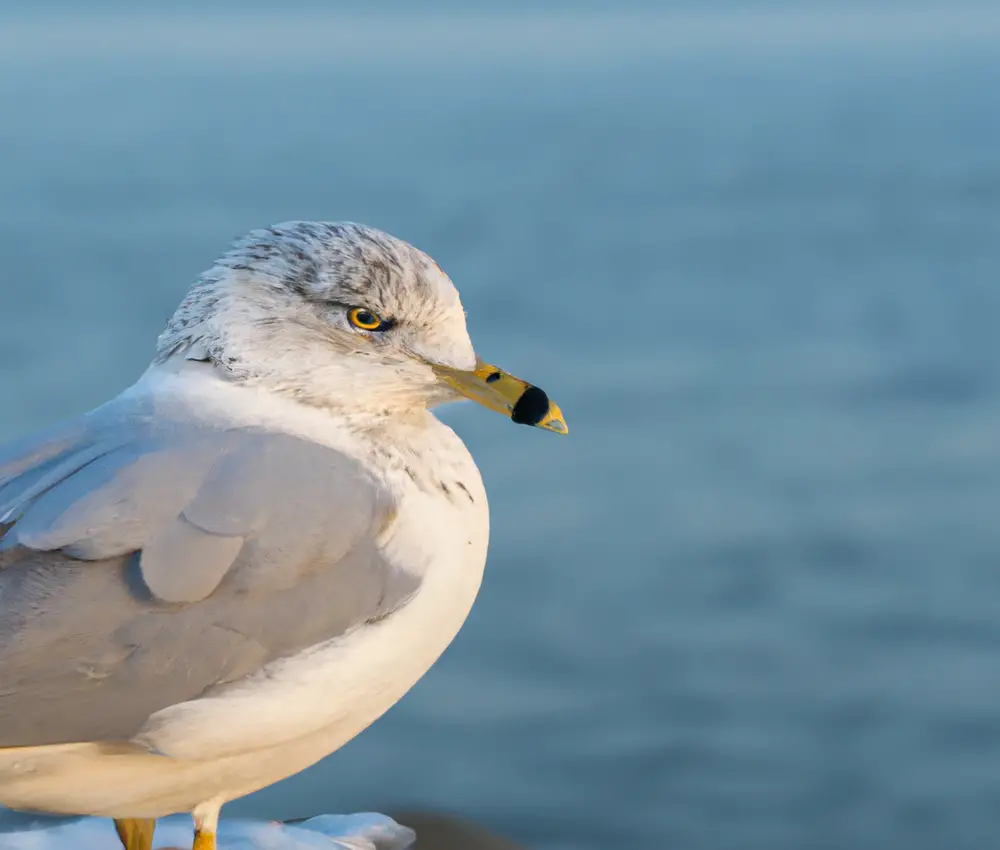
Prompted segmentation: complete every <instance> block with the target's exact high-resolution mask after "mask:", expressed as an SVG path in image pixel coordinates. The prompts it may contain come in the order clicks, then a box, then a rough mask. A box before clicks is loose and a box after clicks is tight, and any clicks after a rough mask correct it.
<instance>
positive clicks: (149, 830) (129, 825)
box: [115, 818, 156, 850]
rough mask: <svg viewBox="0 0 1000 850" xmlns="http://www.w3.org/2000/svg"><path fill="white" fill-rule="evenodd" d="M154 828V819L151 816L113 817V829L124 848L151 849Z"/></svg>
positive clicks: (130, 849) (133, 849) (135, 849)
mask: <svg viewBox="0 0 1000 850" xmlns="http://www.w3.org/2000/svg"><path fill="white" fill-rule="evenodd" d="M154 829H156V821H155V820H153V819H152V818H121V819H120V820H119V819H117V818H116V819H115V830H117V832H118V837H119V838H120V839H121V842H122V847H124V848H125V850H152V847H153V830H154Z"/></svg>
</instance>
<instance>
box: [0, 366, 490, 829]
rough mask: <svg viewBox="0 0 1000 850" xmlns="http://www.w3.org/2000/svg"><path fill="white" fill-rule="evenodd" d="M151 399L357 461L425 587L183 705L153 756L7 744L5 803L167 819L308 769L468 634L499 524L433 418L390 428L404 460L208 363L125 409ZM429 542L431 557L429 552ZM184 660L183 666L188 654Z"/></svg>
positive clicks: (1, 777) (154, 374) (386, 544)
mask: <svg viewBox="0 0 1000 850" xmlns="http://www.w3.org/2000/svg"><path fill="white" fill-rule="evenodd" d="M150 398H152V399H154V400H155V402H156V404H155V405H154V406H156V407H158V408H159V409H160V410H161V411H162V410H163V409H164V408H167V409H169V410H170V411H172V412H173V414H174V415H182V416H183V415H185V414H186V412H187V411H188V410H191V411H193V412H194V413H192V419H195V420H200V421H202V422H205V421H208V422H211V423H213V424H214V425H215V426H217V427H221V428H225V429H237V430H239V431H245V430H247V429H264V430H265V433H267V434H274V435H277V434H286V435H289V436H293V437H296V438H300V439H304V440H309V441H311V442H313V443H315V444H318V445H321V446H325V447H328V448H329V449H332V450H333V451H335V452H337V453H338V454H343V455H346V456H348V457H351V458H353V459H355V460H357V461H358V462H359V464H361V465H362V466H363V467H364V468H365V469H366V470H367V471H369V472H370V473H371V474H372V476H373V477H374V478H375V480H376V481H377V482H378V484H379V486H380V487H381V488H384V492H385V494H386V496H387V497H388V498H389V499H390V500H391V503H392V505H393V506H394V507H393V518H392V522H391V523H390V524H389V525H388V528H387V530H386V531H385V532H384V537H383V539H381V540H380V544H381V547H382V550H383V552H384V553H385V556H386V557H387V558H388V559H389V560H390V561H392V560H394V559H396V558H398V562H400V563H406V564H407V567H408V568H409V569H410V570H412V574H413V575H419V579H420V583H419V590H418V591H417V592H416V593H414V595H413V598H412V599H409V600H408V601H407V602H406V604H405V605H403V606H402V607H401V608H400V609H399V610H398V611H395V612H394V613H392V615H391V616H383V617H380V618H378V619H377V620H376V621H375V622H371V623H364V624H363V625H359V626H357V627H355V628H353V629H351V630H350V631H349V633H347V634H344V635H337V636H335V637H333V638H331V639H329V640H327V641H324V642H322V643H319V644H316V645H311V646H308V647H306V648H304V649H302V650H300V651H299V652H297V653H296V654H294V655H291V656H289V657H283V658H279V659H277V660H275V661H273V662H271V663H270V664H268V665H266V666H264V667H263V668H261V670H260V671H259V673H257V674H256V677H255V681H254V683H253V684H252V685H249V686H245V687H240V685H238V684H237V685H235V686H232V687H231V688H230V690H229V691H228V692H227V693H224V694H220V695H219V696H218V697H217V698H215V699H210V700H194V701H189V702H186V703H183V704H182V706H181V707H182V709H183V710H177V709H176V708H174V710H173V712H172V713H173V716H172V717H171V716H169V714H170V712H169V711H168V717H167V719H165V720H164V721H163V724H162V725H161V726H158V727H157V729H156V731H155V732H152V733H151V736H150V737H149V739H148V744H150V745H151V748H150V749H147V748H145V747H142V748H140V747H136V746H134V745H125V744H124V742H123V743H121V744H119V742H117V741H112V742H107V741H101V742H87V743H79V742H75V743H73V742H70V743H62V744H49V745H41V746H33V747H13V748H10V747H8V748H6V749H0V802H2V803H3V804H4V805H7V806H10V807H13V808H30V809H42V810H45V811H51V812H62V813H71V814H94V815H104V816H111V817H150V818H158V817H163V816H165V815H167V814H170V813H172V812H177V811H191V810H193V809H194V808H195V807H196V806H197V805H198V804H199V803H201V802H203V801H205V800H207V799H219V800H220V801H222V802H225V801H227V800H231V799H235V798H238V797H241V796H243V795H245V794H248V793H251V792H252V791H256V790H258V789H259V788H262V787H265V786H267V785H270V784H272V783H273V782H276V781H278V780H280V779H283V778H285V777H287V776H289V775H291V774H294V773H297V772H298V771H300V770H302V769H304V768H305V767H308V766H309V765H310V764H312V763H314V762H315V761H317V760H319V759H320V758H322V757H324V756H325V755H327V754H329V753H331V752H333V751H334V750H336V749H337V748H338V747H340V746H341V745H342V744H343V743H345V742H346V741H349V740H350V739H351V738H353V737H354V736H355V735H357V734H358V733H359V732H360V731H362V730H363V729H364V728H366V727H367V726H368V725H369V724H370V723H371V722H373V721H374V720H375V719H377V718H378V717H379V716H380V715H381V714H383V713H384V712H385V711H386V710H388V709H389V708H390V707H391V706H392V705H393V704H395V702H396V701H397V700H398V699H399V698H400V697H401V696H402V695H403V694H404V693H405V692H406V691H407V690H409V688H410V687H412V685H413V684H414V683H415V682H416V681H417V680H418V679H419V678H420V677H421V676H422V675H423V674H424V673H425V672H426V671H427V670H428V669H429V668H430V666H431V665H432V664H433V662H434V661H435V660H436V659H437V658H438V656H439V655H440V654H441V653H442V652H443V651H444V649H445V648H446V647H447V646H448V644H449V643H450V642H451V640H452V639H453V638H454V636H455V635H456V634H457V632H458V630H459V628H460V627H461V625H462V623H463V622H464V620H465V618H466V616H467V615H468V612H469V610H470V608H471V606H472V602H473V600H474V599H475V596H476V592H477V590H478V588H479V584H480V581H481V578H482V574H483V569H484V566H485V561H486V544H487V539H488V522H489V520H488V510H487V502H486V494H485V490H484V488H483V485H482V479H481V477H480V475H479V472H478V470H477V468H476V466H475V464H474V463H473V461H472V458H471V456H470V455H469V454H468V452H467V450H466V449H465V447H464V445H463V444H462V442H461V441H460V440H459V439H458V437H457V436H456V435H455V434H454V432H453V431H452V430H451V429H450V428H448V427H447V426H446V425H443V424H442V423H441V422H440V421H439V420H437V419H436V418H434V417H432V416H431V415H430V414H425V415H426V417H427V418H426V420H425V421H424V422H423V423H422V425H418V424H417V423H413V422H406V423H404V424H402V425H400V426H398V427H397V428H395V429H394V432H393V436H394V439H393V440H391V441H388V444H390V445H393V446H396V447H397V448H399V453H396V452H391V453H390V452H387V451H385V450H384V449H383V446H384V445H385V444H386V441H385V440H384V439H383V437H384V435H374V434H369V435H360V436H358V437H357V438H350V439H348V438H346V435H347V434H349V433H350V432H349V431H347V429H345V428H343V427H342V425H341V423H339V422H338V421H337V419H336V417H335V416H332V415H330V414H329V413H327V412H325V411H322V410H317V409H314V408H309V407H304V406H302V405H301V404H300V403H299V402H297V401H295V400H290V399H287V398H285V397H283V396H280V395H277V396H275V395H272V394H268V393H264V392H259V391H255V390H248V389H247V388H245V387H242V386H239V385H230V384H227V383H225V382H219V379H218V378H216V376H215V375H213V374H212V373H211V371H210V370H206V369H204V367H203V364H200V363H185V364H184V365H183V368H182V370H171V371H169V372H167V373H166V374H164V373H163V371H162V370H160V369H157V368H154V369H152V370H150V372H149V373H147V374H146V375H145V376H144V377H143V379H142V380H141V381H140V382H139V383H138V384H137V386H136V387H134V388H132V389H131V390H129V391H127V392H126V393H125V395H124V399H123V401H124V403H125V404H126V405H128V406H130V407H140V406H144V402H147V401H149V400H150ZM116 415H120V414H116ZM161 415H162V413H161ZM366 436H367V438H369V439H366ZM369 440H370V441H369ZM409 453H420V454H422V455H423V456H424V457H425V458H427V459H428V460H429V461H430V463H429V465H428V467H427V468H426V469H425V470H424V477H423V478H422V479H421V480H414V478H412V477H411V476H410V474H408V473H407V472H406V468H407V467H406V460H405V457H406V455H407V454H409ZM442 484H443V485H444V487H442V486H441V485H442ZM459 485H461V486H459ZM428 539H431V540H433V541H434V548H433V550H432V551H426V544H425V543H423V541H425V540H428ZM422 550H423V551H422ZM397 553H398V555H397ZM3 575H4V574H2V573H0V576H3ZM6 575H12V573H6ZM0 582H2V578H0ZM0 587H3V584H2V583H0ZM98 604H100V603H99V602H98ZM191 651H192V652H197V646H192V647H191ZM0 657H2V655H0ZM173 660H174V661H177V662H179V663H183V657H181V658H176V659H173ZM90 675H91V676H93V675H100V673H95V672H93V671H92V672H91V674H90ZM2 702H3V701H2V700H0V705H2ZM56 708H58V711H59V713H60V714H62V713H63V712H65V711H66V708H65V707H56ZM8 710H13V709H8ZM7 725H8V726H10V725H12V724H11V723H8V724H7ZM0 731H2V726H0ZM9 740H10V739H9V738H7V739H5V740H4V743H8V742H9Z"/></svg>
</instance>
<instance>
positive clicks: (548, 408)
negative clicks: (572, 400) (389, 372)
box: [434, 360, 569, 434]
mask: <svg viewBox="0 0 1000 850" xmlns="http://www.w3.org/2000/svg"><path fill="white" fill-rule="evenodd" d="M434 371H435V372H437V374H438V376H439V377H440V378H441V380H442V381H444V383H446V384H447V385H448V386H449V387H451V388H452V389H453V390H455V392H457V393H459V394H460V395H463V396H465V397H466V398H468V399H472V401H474V402H476V403H477V404H481V405H482V406H483V407H488V408H489V409H490V410H495V411H496V412H497V413H503V414H504V415H506V416H509V417H510V418H511V420H512V421H513V422H516V423H517V424H519V425H534V426H535V427H536V428H544V429H545V430H546V431H554V432H555V433H556V434H565V433H566V432H567V431H568V430H569V429H568V428H567V427H566V420H565V419H563V415H562V411H561V410H560V409H559V405H557V404H556V403H555V402H554V401H551V400H550V399H549V397H548V396H547V395H546V394H545V391H544V390H542V389H540V388H538V387H535V386H532V385H531V384H529V383H528V382H527V381H522V380H521V379H520V378H515V377H514V376H513V375H511V374H509V373H507V372H504V371H503V369H498V368H497V367H496V366H491V365H490V364H489V363H484V362H483V361H482V360H477V361H476V368H475V369H473V370H472V371H471V372H467V371H465V370H464V369H452V368H451V367H449V366H440V365H435V366H434Z"/></svg>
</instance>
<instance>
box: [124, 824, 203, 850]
mask: <svg viewBox="0 0 1000 850" xmlns="http://www.w3.org/2000/svg"><path fill="white" fill-rule="evenodd" d="M115 829H116V830H118V837H119V838H120V839H121V842H122V846H123V847H124V848H125V850H152V847H153V830H154V829H156V821H155V820H153V819H152V818H122V819H121V820H117V819H116V820H115ZM214 846H215V845H214V844H213V845H212V847H213V850H214Z"/></svg>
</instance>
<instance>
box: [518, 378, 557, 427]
mask: <svg viewBox="0 0 1000 850" xmlns="http://www.w3.org/2000/svg"><path fill="white" fill-rule="evenodd" d="M548 412H549V397H548V396H547V395H546V394H545V390H541V389H539V388H538V387H528V389H526V390H525V391H524V392H523V393H522V394H521V397H520V398H519V399H518V400H517V404H515V405H514V409H513V411H511V414H510V418H511V421H512V422H516V423H517V424H518V425H537V424H538V423H539V422H541V421H542V418H543V417H544V416H545V414H546V413H548Z"/></svg>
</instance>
